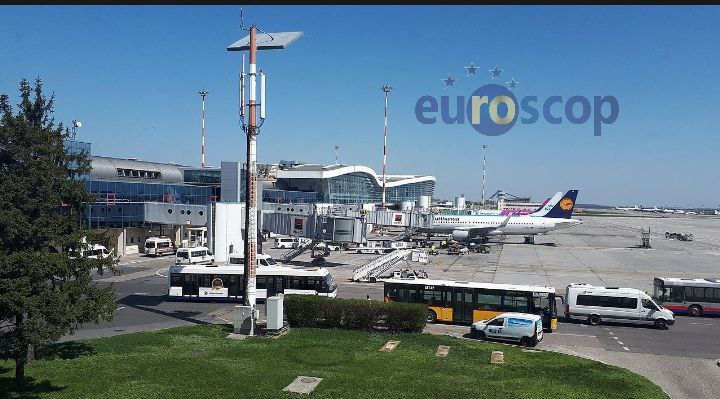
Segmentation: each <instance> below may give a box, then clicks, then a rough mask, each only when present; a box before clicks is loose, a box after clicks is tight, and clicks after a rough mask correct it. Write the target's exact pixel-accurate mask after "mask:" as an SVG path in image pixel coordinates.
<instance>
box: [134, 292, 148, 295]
mask: <svg viewBox="0 0 720 399" xmlns="http://www.w3.org/2000/svg"><path fill="white" fill-rule="evenodd" d="M133 295H147V292H136V293H134V294H133Z"/></svg>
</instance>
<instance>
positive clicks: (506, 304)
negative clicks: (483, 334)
mask: <svg viewBox="0 0 720 399" xmlns="http://www.w3.org/2000/svg"><path fill="white" fill-rule="evenodd" d="M503 308H504V309H505V311H506V312H521V313H527V312H529V311H530V309H529V306H528V297H527V293H524V292H507V293H505V295H504V296H503Z"/></svg>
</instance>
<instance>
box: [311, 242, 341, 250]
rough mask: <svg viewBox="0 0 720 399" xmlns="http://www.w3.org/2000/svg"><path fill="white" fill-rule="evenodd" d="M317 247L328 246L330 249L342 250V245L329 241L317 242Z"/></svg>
mask: <svg viewBox="0 0 720 399" xmlns="http://www.w3.org/2000/svg"><path fill="white" fill-rule="evenodd" d="M315 248H316V249H323V248H327V249H328V251H339V250H340V245H337V244H331V243H327V242H319V243H317V244H316V245H315Z"/></svg>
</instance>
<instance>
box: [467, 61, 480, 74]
mask: <svg viewBox="0 0 720 399" xmlns="http://www.w3.org/2000/svg"><path fill="white" fill-rule="evenodd" d="M465 69H467V71H468V76H470V75H475V71H477V70H478V67H476V66H475V64H473V63H472V62H471V63H470V66H466V67H465Z"/></svg>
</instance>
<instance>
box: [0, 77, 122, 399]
mask: <svg viewBox="0 0 720 399" xmlns="http://www.w3.org/2000/svg"><path fill="white" fill-rule="evenodd" d="M42 89H43V86H42V83H41V81H40V79H39V78H38V79H37V80H36V81H35V84H34V87H31V85H30V84H29V83H28V81H27V80H25V79H23V80H22V81H21V82H20V99H21V101H20V103H19V104H18V105H17V112H16V113H13V112H14V110H13V107H12V106H11V104H10V99H9V97H8V96H7V95H5V94H2V95H0V204H2V206H0V341H2V342H3V346H4V349H5V350H4V354H5V355H6V356H10V357H11V358H13V359H14V360H15V382H16V386H17V387H18V388H20V389H22V388H23V387H24V385H25V365H26V363H27V362H28V360H31V359H32V357H33V352H34V348H35V347H37V346H38V345H43V344H47V343H51V342H55V341H57V340H58V339H59V338H61V337H62V336H64V335H66V334H68V333H71V332H73V331H74V330H75V329H76V328H77V327H78V326H79V325H80V324H81V323H87V322H91V321H92V322H96V323H97V322H99V321H101V320H107V321H109V320H111V319H112V317H113V315H114V313H115V295H114V292H113V289H112V287H107V288H100V287H97V286H95V284H94V283H93V281H92V276H93V275H94V272H95V271H97V272H98V273H99V274H101V275H102V273H103V272H104V271H107V270H110V271H113V270H114V267H115V261H114V260H113V259H112V258H106V259H88V258H86V257H82V256H71V255H70V254H71V253H72V254H79V253H81V251H83V250H86V249H88V244H82V243H83V242H93V240H95V239H97V237H96V234H93V232H92V231H90V230H88V229H87V228H86V227H84V224H83V223H82V214H83V210H84V207H85V206H86V204H87V203H88V202H91V201H92V196H91V195H90V194H89V193H88V192H87V191H86V190H85V185H84V182H83V181H82V179H83V178H85V177H87V176H88V175H89V174H90V158H89V154H87V153H85V152H83V151H79V152H74V151H69V150H68V149H67V148H66V146H65V143H64V140H66V139H68V138H69V131H68V130H67V129H63V125H62V123H60V124H59V125H55V123H54V118H53V117H52V113H53V105H54V95H53V96H50V98H49V99H48V98H46V97H45V95H44V94H43V92H42ZM95 242H97V241H95Z"/></svg>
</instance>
